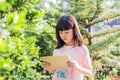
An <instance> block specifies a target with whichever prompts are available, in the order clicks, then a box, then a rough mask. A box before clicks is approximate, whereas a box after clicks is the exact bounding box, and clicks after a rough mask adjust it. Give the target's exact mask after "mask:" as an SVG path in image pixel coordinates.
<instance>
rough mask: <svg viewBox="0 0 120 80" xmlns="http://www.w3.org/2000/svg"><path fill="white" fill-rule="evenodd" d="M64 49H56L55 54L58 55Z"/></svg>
mask: <svg viewBox="0 0 120 80" xmlns="http://www.w3.org/2000/svg"><path fill="white" fill-rule="evenodd" d="M62 51H63V50H62V48H59V49H54V51H53V55H57V54H58V53H61V52H62Z"/></svg>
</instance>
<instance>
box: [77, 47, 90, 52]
mask: <svg viewBox="0 0 120 80" xmlns="http://www.w3.org/2000/svg"><path fill="white" fill-rule="evenodd" d="M78 48H79V50H80V52H81V53H82V54H89V51H88V48H87V46H86V45H81V46H79V47H78Z"/></svg>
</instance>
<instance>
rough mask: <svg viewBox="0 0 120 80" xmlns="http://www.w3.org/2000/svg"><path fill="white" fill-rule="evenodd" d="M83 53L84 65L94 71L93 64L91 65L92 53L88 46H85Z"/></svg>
mask: <svg viewBox="0 0 120 80" xmlns="http://www.w3.org/2000/svg"><path fill="white" fill-rule="evenodd" d="M82 52H83V55H82V59H83V63H82V64H83V65H82V66H83V67H84V68H86V69H89V70H91V71H92V65H91V58H90V54H89V51H88V48H87V47H86V46H83V50H82Z"/></svg>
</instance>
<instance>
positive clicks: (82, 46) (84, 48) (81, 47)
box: [78, 45, 88, 50]
mask: <svg viewBox="0 0 120 80" xmlns="http://www.w3.org/2000/svg"><path fill="white" fill-rule="evenodd" d="M78 47H79V48H80V49H82V50H88V48H87V46H86V45H81V46H78Z"/></svg>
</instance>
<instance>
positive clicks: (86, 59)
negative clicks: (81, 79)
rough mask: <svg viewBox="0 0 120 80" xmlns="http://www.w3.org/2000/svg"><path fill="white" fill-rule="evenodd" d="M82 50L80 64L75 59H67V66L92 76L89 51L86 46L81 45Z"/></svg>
mask: <svg viewBox="0 0 120 80" xmlns="http://www.w3.org/2000/svg"><path fill="white" fill-rule="evenodd" d="M81 51H82V60H83V61H82V66H80V65H79V64H78V62H76V61H69V62H68V67H70V68H74V69H76V70H78V71H80V73H82V74H84V75H85V76H88V77H91V76H92V65H91V59H90V55H89V51H88V49H87V47H85V46H83V49H82V50H81Z"/></svg>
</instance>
